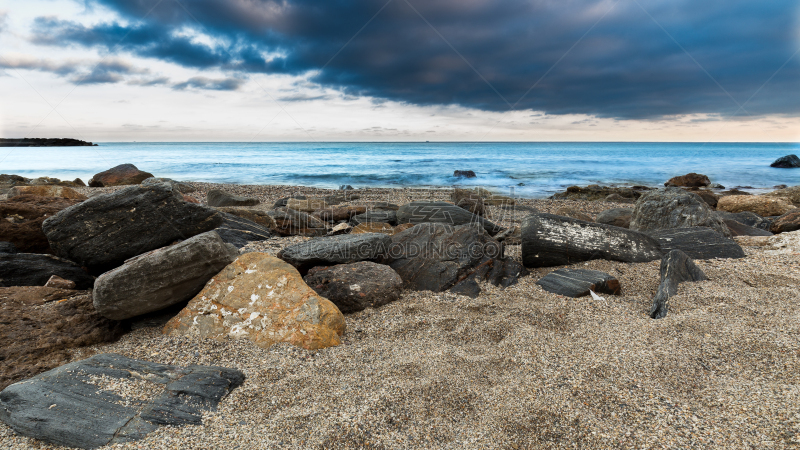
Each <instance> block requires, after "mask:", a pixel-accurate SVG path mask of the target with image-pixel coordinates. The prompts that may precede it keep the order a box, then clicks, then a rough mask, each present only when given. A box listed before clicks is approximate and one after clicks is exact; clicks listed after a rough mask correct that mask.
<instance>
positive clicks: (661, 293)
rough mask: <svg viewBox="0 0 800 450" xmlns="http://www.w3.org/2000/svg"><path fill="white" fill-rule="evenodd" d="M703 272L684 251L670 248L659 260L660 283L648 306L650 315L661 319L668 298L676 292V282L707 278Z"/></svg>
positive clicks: (666, 308)
mask: <svg viewBox="0 0 800 450" xmlns="http://www.w3.org/2000/svg"><path fill="white" fill-rule="evenodd" d="M707 279H708V277H706V274H704V273H703V271H702V270H700V269H699V268H698V267H697V266H696V265H695V264H694V261H692V260H691V259H690V258H689V256H687V255H686V253H684V252H682V251H680V250H672V251H670V252H669V253H667V255H666V256H664V259H662V260H661V284H659V285H658V291H656V296H655V297H654V298H653V306H652V307H650V317H651V318H653V319H662V318H664V317H666V315H667V311H668V309H669V298H670V297H672V296H673V295H675V294H676V293H677V292H678V284H680V283H683V282H686V281H703V280H707Z"/></svg>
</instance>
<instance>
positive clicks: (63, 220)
mask: <svg viewBox="0 0 800 450" xmlns="http://www.w3.org/2000/svg"><path fill="white" fill-rule="evenodd" d="M220 225H222V217H221V215H220V213H219V212H217V211H216V210H214V209H212V208H206V207H204V206H201V205H196V204H193V203H187V202H184V201H183V197H182V195H181V193H180V192H178V191H177V190H175V189H173V188H172V187H171V186H169V185H167V184H163V183H162V184H156V185H152V186H131V187H127V188H124V189H121V190H119V191H116V192H113V193H111V194H105V195H98V196H96V197H92V198H90V199H89V200H86V201H84V202H83V203H79V204H77V205H75V206H72V207H70V208H67V209H65V210H63V211H61V212H59V213H58V214H56V215H55V216H53V217H50V218H48V219H47V220H45V221H44V223H43V225H42V229H43V230H44V233H45V234H46V235H47V239H48V241H50V246H51V247H52V248H53V251H54V252H55V254H56V255H59V256H62V257H64V258H67V259H70V260H72V261H75V262H78V263H80V264H81V265H84V266H86V267H88V268H89V270H90V271H91V272H93V273H98V274H99V273H103V272H105V271H108V270H110V269H113V268H114V267H118V266H120V265H121V264H122V263H123V262H124V261H125V260H126V259H128V258H132V257H134V256H137V255H141V254H142V253H145V252H149V251H150V250H155V249H157V248H161V247H164V246H165V245H169V244H171V243H172V242H175V241H177V240H180V239H188V238H190V237H192V236H195V235H197V234H200V233H203V232H206V231H210V230H213V229H214V228H217V227H219V226H220Z"/></svg>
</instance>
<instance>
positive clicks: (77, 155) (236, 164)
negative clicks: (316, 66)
mask: <svg viewBox="0 0 800 450" xmlns="http://www.w3.org/2000/svg"><path fill="white" fill-rule="evenodd" d="M798 153H800V143H630V142H626V143H613V142H603V143H583V142H581V143H575V142H572V143H561V142H559V143H546V142H544V143H543V142H527V143H510V142H480V143H469V142H435V143H434V142H420V143H388V142H372V143H348V142H330V143H318V142H312V143H301V142H292V143H275V142H269V143H267V142H256V143H242V142H101V143H98V146H96V147H44V148H42V147H18V148H13V147H12V148H0V173H5V174H16V175H22V176H24V177H28V178H35V177H40V176H48V177H54V178H60V179H62V180H73V179H75V178H81V179H83V180H84V181H88V180H89V178H91V177H92V175H93V174H95V173H97V172H101V171H103V170H106V169H108V168H111V167H113V166H116V165H118V164H123V163H132V164H135V165H136V166H137V167H138V168H139V169H141V170H144V171H147V172H151V173H153V174H154V175H155V176H157V177H166V178H172V179H175V180H182V181H203V182H212V183H233V184H264V185H292V186H315V187H321V188H333V189H336V188H339V187H340V186H342V185H350V186H352V187H354V188H356V189H358V188H368V187H382V188H383V187H388V188H399V187H408V188H450V187H452V186H470V187H471V186H482V187H485V188H487V189H491V190H493V191H496V192H500V193H505V194H511V195H514V196H516V197H523V198H544V197H548V196H550V195H552V194H553V193H556V192H559V191H563V190H564V189H566V188H567V187H568V186H573V185H578V186H586V185H590V184H599V185H606V186H630V185H645V186H662V185H663V183H664V182H665V181H666V180H668V179H669V178H671V177H673V176H676V175H683V174H686V173H689V172H697V173H702V174H705V175H708V177H709V178H710V179H711V181H712V183H718V184H721V185H723V186H725V187H727V188H732V187H739V188H744V190H750V191H754V192H757V191H765V190H771V189H772V188H773V187H774V186H776V185H781V184H786V185H797V184H800V169H797V170H792V169H775V168H771V167H770V164H771V163H772V162H773V161H774V160H775V159H777V158H779V157H781V156H784V155H788V154H798ZM455 170H472V171H474V172H475V173H476V175H477V177H476V178H472V179H464V178H456V177H454V176H453V172H454V171H455Z"/></svg>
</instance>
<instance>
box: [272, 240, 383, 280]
mask: <svg viewBox="0 0 800 450" xmlns="http://www.w3.org/2000/svg"><path fill="white" fill-rule="evenodd" d="M390 244H391V238H390V237H389V236H387V235H385V234H382V233H364V234H352V233H351V234H346V235H341V236H327V237H320V238H316V239H310V240H308V241H305V242H301V243H299V244H294V245H290V246H288V247H286V248H284V249H283V250H281V251H280V252H279V253H278V258H280V259H282V260H284V261H286V262H288V263H289V264H291V265H292V266H294V267H296V268H297V270H299V271H300V273H306V272H308V270H309V269H311V268H312V267H316V266H333V265H337V264H349V263H354V262H359V261H381V260H383V258H384V257H385V255H386V250H387V249H388V248H389V245H390Z"/></svg>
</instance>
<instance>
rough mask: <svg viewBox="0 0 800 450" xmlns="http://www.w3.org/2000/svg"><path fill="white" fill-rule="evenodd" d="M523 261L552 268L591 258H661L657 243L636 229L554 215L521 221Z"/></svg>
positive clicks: (536, 216) (540, 215)
mask: <svg viewBox="0 0 800 450" xmlns="http://www.w3.org/2000/svg"><path fill="white" fill-rule="evenodd" d="M520 232H521V235H522V263H523V264H524V265H525V266H526V267H551V266H562V265H568V264H574V263H576V262H581V261H588V260H592V259H608V260H612V261H622V262H646V261H653V260H656V259H660V258H661V255H662V254H661V249H660V247H659V245H658V242H657V241H656V240H655V239H653V238H651V237H649V236H647V235H645V234H643V233H639V232H637V231H632V230H626V229H625V228H620V227H615V226H611V225H605V224H600V223H594V222H584V221H582V220H577V219H571V218H568V217H562V216H556V215H553V214H542V213H540V214H531V215H529V216H527V217H526V218H525V219H523V221H522V226H521V229H520Z"/></svg>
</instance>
